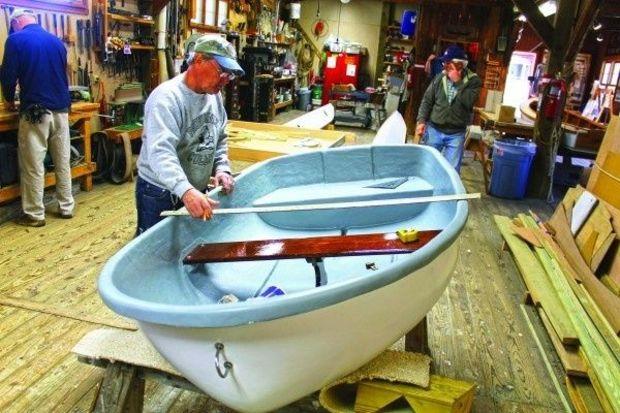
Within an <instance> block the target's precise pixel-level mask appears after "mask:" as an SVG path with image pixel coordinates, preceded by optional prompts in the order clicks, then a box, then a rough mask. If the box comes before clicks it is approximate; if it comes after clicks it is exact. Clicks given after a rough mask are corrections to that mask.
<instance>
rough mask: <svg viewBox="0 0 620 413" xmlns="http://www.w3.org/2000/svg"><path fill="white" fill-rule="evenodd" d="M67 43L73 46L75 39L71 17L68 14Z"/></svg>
mask: <svg viewBox="0 0 620 413" xmlns="http://www.w3.org/2000/svg"><path fill="white" fill-rule="evenodd" d="M66 23H67V42H68V43H69V44H73V43H74V42H75V39H74V38H73V31H72V30H71V16H70V15H68V14H67V22H66Z"/></svg>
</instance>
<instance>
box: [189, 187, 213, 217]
mask: <svg viewBox="0 0 620 413" xmlns="http://www.w3.org/2000/svg"><path fill="white" fill-rule="evenodd" d="M181 200H182V201H183V204H184V205H185V208H186V209H187V212H189V214H190V215H191V216H192V217H194V218H202V219H205V220H207V219H211V218H212V217H213V208H215V207H217V206H218V205H219V204H220V203H219V202H217V201H215V200H213V199H211V198H209V197H207V196H206V195H205V194H203V193H201V192H200V191H199V190H197V189H195V188H192V189H189V190H187V192H185V193H184V194H183V197H182V198H181Z"/></svg>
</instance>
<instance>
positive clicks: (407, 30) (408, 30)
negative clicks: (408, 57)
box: [400, 10, 418, 36]
mask: <svg viewBox="0 0 620 413" xmlns="http://www.w3.org/2000/svg"><path fill="white" fill-rule="evenodd" d="M417 18H418V12H417V11H415V10H405V11H404V12H403V22H402V23H401V24H400V32H401V33H402V34H403V35H404V36H413V34H414V33H415V23H416V20H417Z"/></svg>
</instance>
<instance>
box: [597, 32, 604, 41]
mask: <svg viewBox="0 0 620 413" xmlns="http://www.w3.org/2000/svg"><path fill="white" fill-rule="evenodd" d="M596 41H597V42H602V41H603V36H601V35H600V34H599V35H598V36H596Z"/></svg>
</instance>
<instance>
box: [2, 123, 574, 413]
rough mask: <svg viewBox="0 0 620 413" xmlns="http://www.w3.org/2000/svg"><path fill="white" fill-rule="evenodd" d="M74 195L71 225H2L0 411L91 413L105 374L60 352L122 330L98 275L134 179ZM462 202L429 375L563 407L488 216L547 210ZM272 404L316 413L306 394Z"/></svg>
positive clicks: (493, 407)
mask: <svg viewBox="0 0 620 413" xmlns="http://www.w3.org/2000/svg"><path fill="white" fill-rule="evenodd" d="M288 115H289V116H290V113H289V114H288ZM367 139H368V138H367V137H362V138H361V139H360V140H361V141H367ZM244 166H245V164H236V165H235V168H236V169H237V170H238V169H240V168H242V167H244ZM462 177H463V180H464V183H465V186H466V187H467V189H468V190H469V191H470V192H473V191H480V192H482V190H483V188H482V185H483V183H482V173H481V167H480V164H479V163H478V162H473V161H472V160H471V159H469V160H466V162H465V165H464V168H463V171H462ZM76 200H77V203H78V210H77V215H76V217H75V218H74V219H73V220H71V221H66V220H61V219H56V218H54V217H51V216H50V217H49V218H48V224H47V226H46V227H44V228H24V227H19V226H17V225H15V224H13V223H5V224H2V225H0V239H1V240H2V248H1V249H0V268H1V271H0V323H1V326H2V328H1V329H0V365H1V366H2V369H0V411H3V412H24V411H28V412H50V411H57V412H85V411H89V409H90V407H91V403H92V401H93V400H94V397H95V393H96V388H97V385H98V383H99V381H100V380H101V378H102V375H103V371H102V370H101V369H98V368H96V367H92V366H88V365H85V364H83V363H80V362H78V361H77V360H76V357H75V356H74V355H73V354H71V353H70V350H71V348H72V347H73V346H74V344H75V343H76V342H77V341H78V340H79V339H80V338H81V337H82V336H83V335H84V334H85V333H86V332H88V331H90V330H93V329H96V328H100V327H101V326H102V325H104V326H108V325H114V326H118V327H128V326H131V323H130V322H128V320H124V319H122V318H121V317H119V316H116V315H115V314H113V313H112V312H111V311H109V310H108V309H107V308H106V307H105V306H104V305H103V303H102V302H101V300H100V299H99V296H98V294H97V291H96V277H97V275H98V273H99V271H100V269H101V267H102V265H103V263H104V262H105V261H106V260H107V258H108V257H110V256H111V255H112V254H113V253H114V252H115V251H117V250H118V249H119V248H120V247H121V246H122V245H124V244H125V243H126V242H127V241H129V240H130V239H131V237H132V236H133V231H134V226H135V213H134V193H133V184H132V183H127V184H124V185H120V186H116V185H109V184H103V185H97V186H96V188H95V190H94V191H92V192H90V193H84V192H83V193H79V194H78V195H77V198H76ZM470 205H471V209H470V211H471V212H470V218H469V221H468V223H467V226H466V229H465V231H464V233H463V234H462V236H461V238H460V243H461V256H460V259H459V262H458V266H457V269H456V271H455V274H454V277H453V279H452V282H451V283H450V285H449V287H448V289H447V291H446V292H445V293H444V295H443V296H442V298H441V299H440V300H439V302H438V303H437V304H436V305H435V307H434V308H433V309H432V311H431V313H430V314H429V316H428V320H429V341H430V348H431V352H432V357H433V359H434V370H435V372H436V373H438V374H441V375H445V376H448V377H453V378H458V379H464V380H470V381H473V382H475V383H476V384H477V385H478V389H477V394H476V398H475V404H474V411H475V412H480V413H487V412H500V413H502V412H506V413H507V412H523V413H525V412H528V413H532V412H541V413H542V412H561V411H566V410H565V407H564V404H563V396H560V392H561V390H562V389H563V388H564V384H563V382H562V381H561V380H560V381H559V384H558V385H557V386H556V385H555V384H554V383H555V382H554V380H553V379H552V377H551V373H553V372H556V373H557V372H559V371H560V369H561V367H559V362H558V360H557V357H556V356H555V353H554V352H553V350H552V347H551V344H550V342H549V340H548V338H547V337H546V336H545V333H544V331H542V330H541V328H540V321H539V320H538V318H537V315H536V314H535V313H533V312H532V311H531V309H529V308H527V307H524V306H523V305H522V303H523V297H524V291H525V290H524V287H523V283H522V281H521V278H520V276H519V274H518V272H517V270H516V267H515V265H514V263H513V261H512V258H511V257H510V255H509V254H508V253H507V252H505V253H500V246H501V236H500V234H499V232H498V231H497V229H496V227H495V225H494V223H493V220H492V217H493V214H498V213H499V214H503V215H508V216H514V215H516V214H517V213H519V212H524V211H527V210H528V208H531V209H532V210H533V211H535V212H537V213H539V214H540V215H542V216H543V217H546V216H547V215H548V214H549V213H550V212H551V209H550V208H549V207H548V206H547V205H546V204H544V203H542V202H539V201H521V202H508V201H503V200H499V199H495V198H492V197H488V196H486V195H484V196H483V198H482V200H481V201H477V202H471V203H470ZM530 320H531V321H530ZM532 328H534V330H535V331H538V338H539V340H540V341H538V340H537V339H535V338H534V336H533V335H532ZM541 331H542V332H541ZM538 343H540V346H539V344H538ZM541 352H542V353H541ZM543 353H544V354H545V357H543V356H542V355H541V354H543ZM145 411H147V412H205V411H206V412H228V411H229V409H227V408H225V407H223V406H221V405H219V404H217V403H216V402H214V401H212V400H210V399H209V398H207V397H206V396H203V395H198V394H195V393H192V392H189V391H186V390H180V389H175V388H172V387H168V386H165V385H162V384H159V383H155V382H148V383H147V389H146V399H145ZM280 411H281V412H313V411H322V410H321V409H320V407H318V403H317V402H316V400H315V398H314V397H308V398H306V399H304V400H302V401H300V402H298V403H295V404H293V405H291V406H289V407H287V408H284V409H281V410H280Z"/></svg>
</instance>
